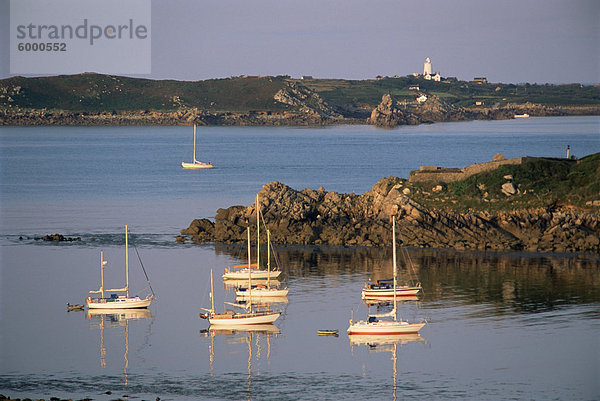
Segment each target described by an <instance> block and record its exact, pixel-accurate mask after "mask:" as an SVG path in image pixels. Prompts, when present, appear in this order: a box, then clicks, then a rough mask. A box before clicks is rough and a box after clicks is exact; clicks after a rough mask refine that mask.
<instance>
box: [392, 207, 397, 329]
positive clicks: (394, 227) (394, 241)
mask: <svg viewBox="0 0 600 401" xmlns="http://www.w3.org/2000/svg"><path fill="white" fill-rule="evenodd" d="M392 244H393V246H392V258H393V259H394V263H393V266H394V320H396V275H397V273H396V216H392Z"/></svg>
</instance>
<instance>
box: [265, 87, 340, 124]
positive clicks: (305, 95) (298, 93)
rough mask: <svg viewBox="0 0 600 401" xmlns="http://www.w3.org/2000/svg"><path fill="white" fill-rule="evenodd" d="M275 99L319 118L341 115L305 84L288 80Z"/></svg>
mask: <svg viewBox="0 0 600 401" xmlns="http://www.w3.org/2000/svg"><path fill="white" fill-rule="evenodd" d="M273 99H275V100H276V101H278V102H280V103H283V104H287V105H290V106H293V107H295V108H297V109H298V110H299V111H300V112H301V113H303V114H306V115H313V116H318V117H320V118H325V119H329V118H340V117H342V115H341V114H340V113H338V112H337V111H336V110H334V109H333V108H332V107H331V106H329V105H328V104H327V103H326V102H325V101H324V100H323V99H322V98H321V97H320V96H319V94H318V93H316V92H313V91H312V90H310V89H308V88H307V87H306V86H303V85H300V84H296V83H294V82H288V83H287V86H286V87H285V88H283V89H280V90H279V91H278V92H277V93H276V94H275V95H274V96H273Z"/></svg>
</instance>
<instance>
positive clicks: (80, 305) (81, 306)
mask: <svg viewBox="0 0 600 401" xmlns="http://www.w3.org/2000/svg"><path fill="white" fill-rule="evenodd" d="M72 310H83V305H82V304H77V305H71V304H70V303H68V302H67V312H69V311H72Z"/></svg>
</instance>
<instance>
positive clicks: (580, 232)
mask: <svg viewBox="0 0 600 401" xmlns="http://www.w3.org/2000/svg"><path fill="white" fill-rule="evenodd" d="M408 185H409V184H408V182H407V180H404V179H401V178H397V177H387V178H382V179H381V180H379V181H378V182H377V183H376V184H375V185H373V187H372V189H371V190H369V191H367V192H365V193H364V194H362V195H356V194H353V193H350V194H341V193H336V192H327V191H325V190H324V189H323V188H319V189H318V190H313V189H304V190H301V191H298V190H295V189H292V188H290V187H288V186H287V185H284V184H282V183H279V182H272V183H269V184H266V185H264V186H263V188H262V189H261V191H260V192H259V201H260V209H261V212H262V214H263V216H264V220H265V223H266V224H267V226H268V227H269V229H270V231H271V240H272V241H273V242H274V243H277V244H303V245H308V244H311V245H336V246H388V245H389V243H390V241H391V238H390V230H391V227H390V224H391V216H396V218H397V220H398V238H399V239H400V240H401V241H402V242H403V243H404V244H405V245H407V246H411V247H421V248H427V247H436V248H455V249H481V250H484V249H490V250H522V249H524V250H530V251H540V252H600V240H599V239H598V238H600V216H599V214H598V213H597V212H587V211H582V210H575V209H564V210H563V209H557V208H556V207H555V208H541V209H535V210H518V211H512V212H476V211H468V212H464V211H463V212H460V211H455V210H446V209H441V208H436V209H430V208H427V207H425V206H423V205H422V204H420V203H418V202H417V201H415V200H414V199H412V198H411V197H410V193H411V192H410V191H405V190H407V189H410V188H409V187H408ZM405 192H406V193H405ZM255 221H256V208H255V206H254V205H251V206H248V207H244V206H232V207H230V208H227V209H219V210H218V212H217V215H216V217H215V221H214V223H212V222H210V221H208V220H206V219H197V220H194V221H193V222H192V223H191V224H190V226H189V227H188V228H186V229H185V230H182V232H181V233H182V235H181V236H180V237H181V238H184V239H185V238H189V239H190V240H191V241H192V242H198V243H205V242H217V243H243V242H245V241H246V227H247V226H248V225H249V224H250V225H253V224H254V222H255ZM178 238H179V237H178ZM179 241H181V240H180V239H179Z"/></svg>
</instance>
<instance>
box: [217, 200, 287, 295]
mask: <svg viewBox="0 0 600 401" xmlns="http://www.w3.org/2000/svg"><path fill="white" fill-rule="evenodd" d="M256 216H257V217H256V219H257V232H258V238H259V244H258V248H259V251H258V253H257V255H258V256H257V259H256V263H254V264H253V263H250V255H248V265H247V266H246V265H240V266H233V270H230V269H229V268H226V269H225V272H224V273H223V276H222V277H223V279H224V280H244V279H246V278H248V275H251V276H252V279H253V280H258V279H267V280H270V279H271V278H274V279H276V278H277V277H279V275H280V274H281V270H270V269H267V270H262V269H260V217H259V216H260V211H259V206H258V195H256ZM249 248H250V243H248V249H249ZM269 255H270V252H269ZM286 295H287V293H286ZM276 296H277V295H276ZM279 296H281V295H279Z"/></svg>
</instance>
